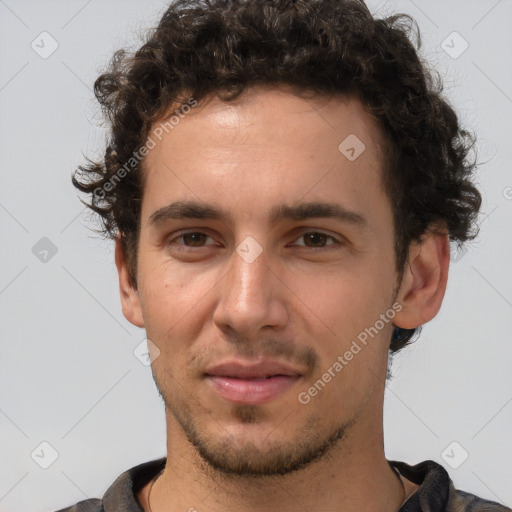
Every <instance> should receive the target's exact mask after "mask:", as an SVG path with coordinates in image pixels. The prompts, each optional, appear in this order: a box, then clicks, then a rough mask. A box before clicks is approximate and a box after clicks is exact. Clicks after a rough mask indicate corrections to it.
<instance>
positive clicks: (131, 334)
mask: <svg viewBox="0 0 512 512" xmlns="http://www.w3.org/2000/svg"><path fill="white" fill-rule="evenodd" d="M165 6H166V2H164V1H162V0H145V1H141V0H137V1H135V0H130V1H128V0H122V1H121V0H89V1H86V0H68V1H64V0H61V1H58V0H54V1H47V0H37V1H27V0H17V1H14V0H0V112H1V117H0V169H1V187H0V228H1V243H2V245H1V248H2V251H1V259H0V307H1V321H0V332H1V354H0V386H1V395H0V461H1V464H0V510H1V511H2V512H22V511H23V512H25V511H28V510H31V511H32V512H43V511H51V510H56V509H58V508H61V507H64V506H68V505H70V504H72V503H75V502H77V501H80V500H83V499H86V498H88V497H101V496H102V495H103V493H104V492H105V490H106V489H107V488H108V487H109V486H110V484H111V483H112V482H113V481H114V479H115V478H116V477H117V476H118V475H119V474H121V473H122V472H123V471H125V470H127V469H128V468H130V467H132V466H135V465H137V464H139V463H142V462H145V461H148V460H151V459H155V458H158V457H161V456H163V455H165V423H164V412H163V404H162V403H161V401H160V398H159V397H158V394H157V391H156V388H155V386H154V383H153V380H152V376H151V371H150V368H149V367H147V366H145V365H144V364H142V363H141V362H140V360H139V359H137V357H136V356H135V355H134V350H135V352H136V353H138V352H137V347H139V348H138V350H139V351H140V350H141V348H140V344H141V343H143V341H144V339H145V334H144V331H143V330H141V329H137V328H135V327H133V326H132V325H131V324H129V323H128V322H127V321H126V320H125V319H124V317H123V316H122V313H121V309H120V303H119V297H118V291H117V287H118V284H117V275H116V269H115V266H114V259H113V247H112V244H111V243H109V242H108V241H104V240H101V239H100V238H98V237H97V236H96V235H94V233H93V232H91V230H90V228H91V227H95V225H94V223H93V222H92V220H91V219H89V218H88V216H87V215H86V214H85V212H84V207H83V206H82V205H81V203H80V202H79V200H78V199H77V196H76V193H75V190H74V189H73V187H72V185H71V181H70V177H71V172H72V171H73V169H74V168H75V167H76V166H77V165H78V164H80V163H83V162H84V159H83V154H86V155H89V156H93V157H94V156H97V155H98V154H100V152H101V150H102V149H103V143H104V134H105V132H104V128H102V127H101V126H100V121H101V117H100V116H99V114H98V108H97V105H96V103H95V100H94V97H93V93H92V84H93V82H94V80H95V78H96V77H97V76H98V74H99V73H100V72H101V70H102V69H103V68H104V66H105V64H106V63H107V61H108V59H109V58H110V56H111V55H112V53H113V52H114V51H115V50H116V49H118V48H121V47H131V48H134V47H137V46H139V45H140V42H141V39H140V37H141V34H143V32H144V30H145V29H147V28H149V27H152V26H154V25H155V24H156V22H157V21H158V19H159V17H160V16H161V14H162V13H163V11H164V9H165ZM369 6H370V8H371V10H372V11H373V12H378V13H379V15H380V16H384V15H386V14H391V13H393V12H397V11H398V12H405V13H408V14H410V15H412V16H413V17H414V18H415V19H416V20H417V22H418V24H419V27H420V30H421V33H422V35H423V49H422V54H423V56H424V57H425V58H426V59H428V60H429V61H430V62H431V63H432V65H434V66H435V67H437V69H438V70H439V71H440V72H441V75H442V76H443V78H444V81H445V94H446V96H447V97H448V98H449V99H450V100H451V101H452V102H453V104H454V105H455V107H456V108H457V110H458V111H459V112H460V114H461V119H462V122H463V124H464V125H465V126H467V127H468V128H470V129H472V130H474V131H475V132H476V133H477V135H478V136H479V146H478V149H479V157H480V160H481V161H484V162H485V163H484V164H483V165H481V166H480V168H479V170H478V182H479V184H480V186H481V189H482V192H483V194H484V204H483V209H482V216H481V232H480V236H479V238H478V239H477V241H476V242H474V243H472V244H471V245H470V246H469V247H468V250H467V252H463V253H456V252H454V254H453V258H452V264H451V269H450V277H449V283H448V289H447V293H446V297H445V300H444V303H443V307H442V310H441V312H440V314H439V315H438V316H437V317H436V318H435V319H434V320H433V321H432V322H430V323H429V324H428V325H426V326H425V327H424V329H423V333H422V335H421V337H420V338H419V340H418V341H417V342H416V344H415V345H414V346H412V347H411V348H410V349H408V350H406V351H404V352H403V354H401V355H400V356H398V357H396V358H395V360H394V362H393V367H392V371H393V376H394V377H393V379H392V380H391V381H390V382H389V385H388V390H387V393H386V403H385V445H386V453H387V457H388V458H389V459H395V460H403V461H406V462H408V463H411V464H414V463H417V462H419V461H422V460H425V459H432V460H435V461H437V462H439V463H441V464H443V465H444V466H445V467H446V468H447V469H448V470H449V473H450V475H451V477H452V479H453V480H454V482H455V485H456V486H457V487H458V488H461V489H464V490H467V491H469V492H473V493H475V494H478V495H480V496H482V497H485V498H489V499H492V500H497V501H501V502H504V503H506V504H508V505H509V506H511V505H512V486H511V485H510V482H511V478H512V441H511V440H512V436H511V434H512V432H511V430H512V429H511V426H512V386H511V384H512V377H511V364H512V343H511V339H510V338H511V336H510V331H511V328H512V314H511V313H512V275H511V271H510V263H511V261H512V241H511V235H510V233H511V232H512V231H511V227H512V221H511V220H512V173H511V167H510V162H511V161H512V152H511V147H512V144H511V142H510V141H511V135H512V134H511V129H510V119H511V118H512V88H511V84H512V68H511V65H510V62H512V59H511V57H512V55H511V53H512V32H511V31H510V30H509V28H510V19H512V3H511V2H510V1H507V0H501V1H496V0H478V1H475V0H473V1H468V0H450V1H423V0H415V1H413V0H401V1H398V0H397V1H394V0H393V1H392V0H388V1H386V2H385V1H378V0H375V1H374V0H372V1H370V2H369ZM57 45H58V46H57ZM41 443H43V444H41ZM45 465H48V467H47V469H44V468H43V467H41V466H45ZM455 466H458V467H456V468H455Z"/></svg>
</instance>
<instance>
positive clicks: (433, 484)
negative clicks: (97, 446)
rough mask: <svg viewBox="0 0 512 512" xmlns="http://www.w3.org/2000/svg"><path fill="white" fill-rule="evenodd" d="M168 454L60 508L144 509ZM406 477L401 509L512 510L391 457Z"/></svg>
mask: <svg viewBox="0 0 512 512" xmlns="http://www.w3.org/2000/svg"><path fill="white" fill-rule="evenodd" d="M165 462H166V458H165V457H163V458H161V459H156V460H152V461H149V462H145V463H143V464H139V465H138V466H135V467H133V468H131V469H129V470H127V471H125V472H124V473H122V474H121V475H120V476H119V477H118V478H117V479H116V481H115V482H114V483H113V484H112V485H111V486H110V487H109V488H108V489H107V491H106V492H105V494H104V496H103V499H98V498H92V499H87V500H84V501H80V502H78V503H76V504H75V505H72V506H71V507H67V508H63V509H61V510H59V511H57V512H144V510H143V508H142V506H141V505H140V503H139V502H138V501H137V498H136V495H137V493H138V492H139V491H140V490H141V489H142V488H143V487H144V486H145V485H146V484H147V483H148V482H149V481H150V480H151V479H153V478H155V477H156V476H157V475H158V474H159V473H160V472H161V471H162V470H163V469H164V468H165ZM389 463H390V464H391V466H393V467H394V468H395V469H397V470H398V471H399V472H400V473H401V474H402V475H403V476H404V477H405V478H407V479H408V480H410V481H411V482H414V483H415V484H418V485H419V488H418V489H417V490H416V492H414V494H412V495H411V496H410V497H409V499H408V500H407V501H406V502H405V503H404V504H403V505H402V507H401V508H400V510H399V512H420V511H421V512H512V509H510V508H508V507H505V506H503V505H500V504H499V503H496V502H494V501H487V500H484V499H482V498H479V497H477V496H475V495H473V494H470V493H467V492H464V491H459V490H456V489H455V488H454V486H453V482H452V481H451V479H450V477H449V476H448V473H447V472H446V470H445V469H444V468H443V467H442V466H441V465H439V464H437V463H436V462H434V461H431V460H427V461H424V462H421V463H419V464H416V465H415V466H410V465H408V464H406V463H405V462H397V461H389Z"/></svg>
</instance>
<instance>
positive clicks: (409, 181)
mask: <svg viewBox="0 0 512 512" xmlns="http://www.w3.org/2000/svg"><path fill="white" fill-rule="evenodd" d="M406 22H407V19H405V18H401V17H393V18H389V19H386V20H375V19H374V18H373V17H372V16H371V14H370V13H369V11H368V10H367V8H366V6H365V5H364V4H363V2H360V1H355V0H351V1H341V0H302V1H300V0H297V1H289V0H250V1H244V0H229V1H228V0H211V1H210V2H204V1H201V0H180V1H178V2H175V3H173V4H172V5H170V7H169V8H168V10H167V11H166V13H165V14H164V16H163V18H162V20H161V21H160V24H159V26H158V27H157V29H156V30H155V31H154V32H153V33H152V34H151V36H150V38H149V40H148V42H147V43H146V44H145V45H144V46H143V47H142V48H141V49H140V50H139V51H138V52H137V53H136V54H135V55H134V56H129V55H127V54H125V53H123V52H119V53H117V54H116V55H115V57H114V59H113V61H112V65H111V68H110V69H109V71H108V73H105V74H104V75H102V76H100V77H99V78H98V80H97V81H96V84H95V91H96V96H97V98H98V100H99V101H100V103H101V104H102V107H103V108H104V110H105V112H106V113H107V115H108V117H109V120H110V122H111V134H110V137H109V144H108V147H107V150H106V153H105V157H104V159H103V160H102V161H101V162H90V164H88V165H87V166H82V167H81V168H80V169H79V171H78V172H77V173H76V174H75V176H74V178H73V182H74V184H75V186H76V187H77V188H78V189H79V190H80V191H82V192H86V193H89V194H90V195H91V199H90V207H91V208H92V209H93V210H94V211H95V212H97V213H98V214H99V215H100V216H101V218H102V221H103V225H104V229H105V232H106V233H107V234H109V235H111V236H112V237H113V238H114V237H115V240H116V265H117V269H118V272H119V283H120V294H121V303H122V308H123V314H124V316H125V317H126V318H127V319H128V320H129V321H130V322H131V323H133V324H134V325H136V326H139V327H141V328H145V330H146V332H147V337H148V340H149V342H148V348H149V352H150V355H151V360H152V371H153V376H154V379H155V382H156V385H157V387H158V390H159V392H160V394H161V396H162V398H163V400H164V403H165V410H166V426H167V456H166V457H165V458H162V459H159V460H156V461H151V462H147V463H144V464H141V465H139V466H137V467H135V468H132V469H130V470H129V471H127V472H125V473H123V474H122V475H121V476H120V477H119V478H118V480H116V482H115V483H114V484H112V486H111V487H110V488H109V489H108V491H107V492H106V493H105V495H104V497H103V500H100V499H92V500H85V501H83V502H80V503H78V504H76V505H75V506H74V507H70V508H67V509H64V510H69V511H85V510H88V511H89V510H94V511H105V512H113V511H117V510H126V511H140V510H144V511H148V512H160V511H167V512H177V511H186V510H188V511H190V512H191V511H196V510H197V511H199V512H201V511H215V512H227V511H233V510H237V511H241V512H252V511H256V510H258V511H262V510H264V511H280V512H287V511H296V510H307V511H310V512H316V511H338V510H343V511H361V510H368V511H370V510H371V511H383V512H387V511H389V512H391V511H397V510H400V511H416V510H428V511H432V512H434V511H445V510H446V511H462V510H467V511H480V510H482V511H483V510H510V509H507V508H506V507H504V506H502V505H499V504H497V503H494V502H489V501H485V500H483V499H480V498H478V497H476V496H474V495H472V494H469V493H466V492H463V491H457V490H455V488H454V486H453V484H452V482H451V480H450V478H449V476H448V474H447V473H446V471H445V470H444V469H443V468H442V467H441V466H440V465H438V464H436V463H434V462H433V461H425V462H423V463H421V464H418V465H416V466H409V465H407V464H405V463H403V462H396V461H387V460H386V457H385V454H384V446H383V428H382V408H383V397H384V388H385V382H386V372H387V367H388V357H389V354H390V352H391V353H395V352H396V351H398V350H400V349H402V348H403V347H404V346H405V345H406V344H407V343H408V342H409V341H410V340H411V339H412V337H413V335H414V334H415V332H417V329H418V328H419V327H420V326H421V325H422V324H424V323H426V322H428V321H429V320H431V319H432V318H433V317H434V316H435V315H436V314H437V312H438V311H439V309H440V306H441V302H442V300H443V296H444V293H445V288H446V282H447V275H448V266H449V243H450V240H452V241H453V242H458V243H462V242H464V241H466V240H468V239H470V238H471V237H473V236H474V221H475V218H476V215H477V213H478V210H479V207H480V202H481V197H480V194H479V192H478V191H477V189H476V188H475V187H474V186H473V184H472V181H471V172H472V170H473V166H472V164H471V162H469V161H468V150H469V147H470V144H471V139H470V137H469V136H468V135H467V134H466V133H465V132H463V131H462V130H461V129H460V127H459V125H458V121H457V117H456V115H455V113H454V112H453V110H452V109H451V107H450V106H449V105H448V104H447V103H446V102H445V101H444V100H443V99H442V98H441V97H440V95H439V90H438V89H436V88H435V86H434V85H433V82H432V79H431V77H430V75H429V74H428V72H427V70H426V69H425V68H424V67H423V65H422V64H421V63H420V61H419V59H418V56H417V53H416V51H415V49H414V47H413V46H412V45H411V43H410V42H409V40H408V38H407V35H406V33H407V32H406V27H405V28H404V24H406Z"/></svg>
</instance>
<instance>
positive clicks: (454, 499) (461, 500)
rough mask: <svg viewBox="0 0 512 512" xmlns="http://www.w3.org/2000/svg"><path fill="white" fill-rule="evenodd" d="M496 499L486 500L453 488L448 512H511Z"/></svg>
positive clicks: (447, 508)
mask: <svg viewBox="0 0 512 512" xmlns="http://www.w3.org/2000/svg"><path fill="white" fill-rule="evenodd" d="M511 510H512V509H510V508H508V507H505V506H504V505H500V504H499V503H496V502H495V501H489V500H484V499H482V498H479V497H478V496H475V495H474V494H471V493H469V492H465V491H460V490H457V489H452V492H451V493H450V499H449V501H448V505H447V507H446V512H491V511H492V512H510V511H511Z"/></svg>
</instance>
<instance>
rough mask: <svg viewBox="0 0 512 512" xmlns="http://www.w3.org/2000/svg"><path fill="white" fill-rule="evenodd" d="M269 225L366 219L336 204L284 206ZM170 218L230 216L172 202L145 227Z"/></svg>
mask: <svg viewBox="0 0 512 512" xmlns="http://www.w3.org/2000/svg"><path fill="white" fill-rule="evenodd" d="M268 217H269V221H270V224H271V225H275V224H277V223H278V222H280V221H283V220H294V221H300V220H306V219H309V218H319V217H326V218H331V219H335V220H338V221H341V222H344V223H348V224H354V225H358V226H361V227H363V226H366V224H367V221H366V219H365V218H364V217H363V216H362V215H361V214H359V213H356V212H353V211H350V210H347V209H346V208H344V207H342V206H341V205H339V204H336V203H324V202H308V203H299V204H297V205H294V206H288V205H286V204H282V205H277V206H274V207H273V208H272V209H271V210H270V213H269V216H268ZM170 219H208V220H220V221H223V222H228V221H230V220H231V216H230V215H229V214H228V213H226V212H225V211H223V210H222V209H221V208H219V207H218V206H216V205H214V204H211V203H203V202H198V201H176V202H174V203H170V204H168V205H167V206H164V207H162V208H159V209H158V210H156V211H155V212H153V213H152V214H151V216H150V217H149V219H148V222H147V225H148V226H150V227H151V226H157V225H159V224H161V223H163V222H165V221H166V220H170Z"/></svg>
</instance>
